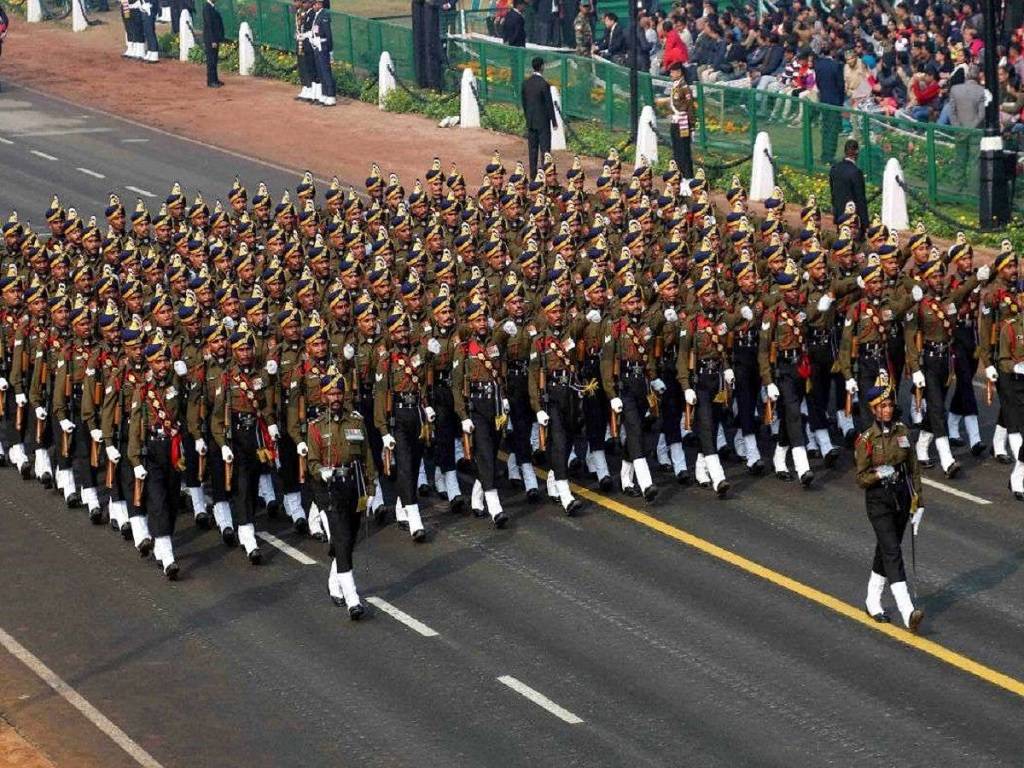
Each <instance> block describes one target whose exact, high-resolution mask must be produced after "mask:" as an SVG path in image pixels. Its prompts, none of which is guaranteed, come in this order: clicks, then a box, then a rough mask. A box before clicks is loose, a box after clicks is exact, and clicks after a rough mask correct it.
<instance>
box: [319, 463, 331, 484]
mask: <svg viewBox="0 0 1024 768" xmlns="http://www.w3.org/2000/svg"><path fill="white" fill-rule="evenodd" d="M332 477H334V467H320V479H321V480H323V481H324V482H325V483H329V482H330V481H331V478H332Z"/></svg>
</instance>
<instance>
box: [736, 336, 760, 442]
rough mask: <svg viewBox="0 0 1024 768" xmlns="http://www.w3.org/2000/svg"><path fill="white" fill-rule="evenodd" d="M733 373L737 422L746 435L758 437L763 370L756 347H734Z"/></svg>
mask: <svg viewBox="0 0 1024 768" xmlns="http://www.w3.org/2000/svg"><path fill="white" fill-rule="evenodd" d="M732 372H733V374H734V375H735V376H736V381H735V387H734V390H733V391H734V394H735V397H736V421H737V423H738V424H739V428H740V431H741V432H742V433H743V434H744V435H756V434H757V432H758V429H759V425H758V421H757V404H758V403H759V402H760V400H761V370H760V368H759V367H758V362H757V348H756V347H749V346H745V347H733V349H732Z"/></svg>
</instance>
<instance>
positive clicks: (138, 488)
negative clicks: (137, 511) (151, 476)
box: [132, 477, 143, 508]
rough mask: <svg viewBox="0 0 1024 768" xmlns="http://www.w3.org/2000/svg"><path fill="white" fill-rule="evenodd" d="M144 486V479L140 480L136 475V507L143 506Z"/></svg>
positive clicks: (133, 498)
mask: <svg viewBox="0 0 1024 768" xmlns="http://www.w3.org/2000/svg"><path fill="white" fill-rule="evenodd" d="M142 487H143V481H142V480H139V478H137V477H136V478H135V492H134V493H133V494H132V503H133V504H134V505H135V507H136V508H139V507H141V506H142Z"/></svg>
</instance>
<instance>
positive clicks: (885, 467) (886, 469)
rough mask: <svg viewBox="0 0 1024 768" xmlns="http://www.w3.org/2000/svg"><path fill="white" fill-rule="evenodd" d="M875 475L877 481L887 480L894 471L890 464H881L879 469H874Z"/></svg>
mask: <svg viewBox="0 0 1024 768" xmlns="http://www.w3.org/2000/svg"><path fill="white" fill-rule="evenodd" d="M875 474H876V475H878V479H879V480H888V479H889V478H890V477H892V476H893V475H895V474H896V470H895V469H894V468H893V466H892V464H882V465H881V466H880V467H875Z"/></svg>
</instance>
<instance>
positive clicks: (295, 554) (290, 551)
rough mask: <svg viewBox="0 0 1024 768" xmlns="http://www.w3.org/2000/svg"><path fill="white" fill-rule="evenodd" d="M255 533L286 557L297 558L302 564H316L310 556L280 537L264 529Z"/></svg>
mask: <svg viewBox="0 0 1024 768" xmlns="http://www.w3.org/2000/svg"><path fill="white" fill-rule="evenodd" d="M256 535H257V536H258V537H259V538H261V539H263V540H264V541H265V542H267V544H269V545H270V546H272V547H277V548H278V549H280V550H281V551H282V552H284V553H285V554H286V555H288V557H290V558H292V559H294V560H298V561H299V562H300V563H302V564H303V565H316V560H314V559H313V558H312V557H310V556H309V555H307V554H306V553H305V552H300V551H299V550H297V549H296V548H295V547H293V546H292V545H291V544H288V543H287V542H284V541H281V539H279V538H277V536H274V535H273V534H272V533H267V532H266V531H257V532H256Z"/></svg>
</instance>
